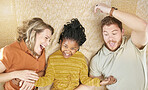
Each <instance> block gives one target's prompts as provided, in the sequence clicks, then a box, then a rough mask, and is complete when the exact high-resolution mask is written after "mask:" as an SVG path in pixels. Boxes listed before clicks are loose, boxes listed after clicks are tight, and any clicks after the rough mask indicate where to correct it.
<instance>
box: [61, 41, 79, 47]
mask: <svg viewBox="0 0 148 90" xmlns="http://www.w3.org/2000/svg"><path fill="white" fill-rule="evenodd" d="M62 44H66V45H71V46H78V43H77V42H76V40H72V39H64V40H63V42H62Z"/></svg>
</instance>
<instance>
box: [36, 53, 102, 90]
mask: <svg viewBox="0 0 148 90" xmlns="http://www.w3.org/2000/svg"><path fill="white" fill-rule="evenodd" d="M79 81H80V82H81V83H82V84H83V85H88V86H100V80H99V78H93V79H92V78H90V77H88V67H87V64H86V60H85V57H84V55H83V54H82V53H81V52H79V51H77V52H76V53H75V54H74V55H73V56H71V57H69V58H64V57H63V55H62V52H61V51H60V50H58V51H56V52H55V53H53V54H52V55H51V56H50V57H49V60H48V67H47V69H46V74H45V76H44V77H40V78H39V80H38V81H37V82H36V83H35V86H37V87H44V86H47V85H51V84H52V83H53V88H52V89H55V90H59V89H60V90H73V89H75V88H76V87H78V85H79V84H80V82H79Z"/></svg>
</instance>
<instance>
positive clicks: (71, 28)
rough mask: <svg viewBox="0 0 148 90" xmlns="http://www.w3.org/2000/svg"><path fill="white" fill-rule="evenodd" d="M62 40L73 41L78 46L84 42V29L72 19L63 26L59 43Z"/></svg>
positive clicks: (75, 19) (76, 20)
mask: <svg viewBox="0 0 148 90" xmlns="http://www.w3.org/2000/svg"><path fill="white" fill-rule="evenodd" d="M64 39H70V40H75V41H76V42H77V43H78V45H79V46H81V45H82V44H83V43H84V42H85V41H86V35H85V28H84V27H83V26H82V25H81V24H80V22H79V20H78V19H77V18H73V19H72V20H71V22H67V24H65V25H64V28H63V29H62V33H61V34H60V38H59V41H60V40H61V41H63V40H64Z"/></svg>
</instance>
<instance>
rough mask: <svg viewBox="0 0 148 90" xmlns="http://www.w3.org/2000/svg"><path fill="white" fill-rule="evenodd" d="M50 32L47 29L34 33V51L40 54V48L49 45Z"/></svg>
mask: <svg viewBox="0 0 148 90" xmlns="http://www.w3.org/2000/svg"><path fill="white" fill-rule="evenodd" d="M51 35H52V32H51V31H50V30H49V29H45V30H43V32H40V33H37V34H36V42H35V46H34V52H35V53H37V54H38V55H41V53H42V50H43V49H44V48H45V47H46V46H47V45H49V42H50V39H51Z"/></svg>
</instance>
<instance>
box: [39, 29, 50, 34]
mask: <svg viewBox="0 0 148 90" xmlns="http://www.w3.org/2000/svg"><path fill="white" fill-rule="evenodd" d="M51 33H52V32H51V30H49V29H44V30H43V31H42V32H40V33H39V34H42V35H47V36H51Z"/></svg>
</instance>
